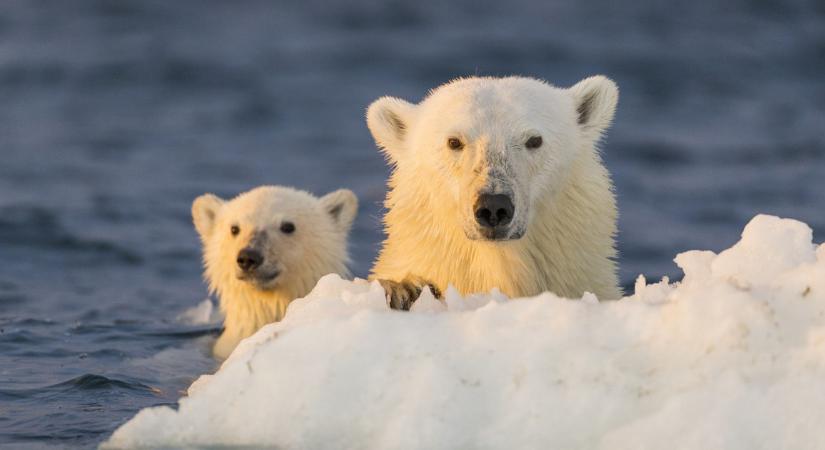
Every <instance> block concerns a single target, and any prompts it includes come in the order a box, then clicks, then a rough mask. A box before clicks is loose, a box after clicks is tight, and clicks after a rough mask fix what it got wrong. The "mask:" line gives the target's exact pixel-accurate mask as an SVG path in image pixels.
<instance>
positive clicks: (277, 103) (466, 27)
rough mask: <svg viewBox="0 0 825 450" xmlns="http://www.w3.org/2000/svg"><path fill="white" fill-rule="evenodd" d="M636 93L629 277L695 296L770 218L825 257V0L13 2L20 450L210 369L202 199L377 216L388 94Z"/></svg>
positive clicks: (376, 232)
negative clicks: (795, 226)
mask: <svg viewBox="0 0 825 450" xmlns="http://www.w3.org/2000/svg"><path fill="white" fill-rule="evenodd" d="M595 73H604V74H607V75H608V76H610V77H612V78H614V79H615V80H616V81H617V83H618V84H619V86H620V88H621V100H620V105H619V109H618V113H617V116H616V121H615V124H614V126H613V128H612V129H611V131H610V132H609V134H608V137H607V140H606V143H605V145H604V156H605V159H606V163H607V165H608V167H609V169H610V170H611V172H612V173H613V175H614V178H615V182H616V192H617V194H618V198H619V204H620V209H621V219H620V229H621V232H620V233H621V234H620V236H619V246H620V251H621V259H620V263H621V276H622V281H623V283H625V284H627V285H629V284H631V283H632V281H633V279H634V278H635V276H636V275H638V274H639V273H644V274H645V275H647V276H648V278H649V279H657V278H658V277H660V276H662V275H670V276H673V277H678V273H679V272H678V270H677V268H676V267H675V265H674V264H673V263H672V262H671V259H672V257H673V256H674V255H675V254H676V253H678V252H680V251H683V250H687V249H694V248H701V249H714V250H719V249H721V248H724V247H726V246H729V245H730V244H732V243H733V242H735V241H736V239H737V237H738V233H739V232H740V231H741V228H742V226H743V225H744V224H745V223H746V222H747V221H748V220H749V219H750V218H751V217H752V216H753V215H755V214H756V213H759V212H765V213H772V214H778V215H782V216H787V217H794V218H798V219H800V220H803V221H806V222H808V223H809V224H810V225H811V226H812V227H813V228H814V230H815V237H816V239H817V241H822V240H823V238H825V194H824V193H825V3H823V2H822V1H820V0H787V1H778V0H751V1H745V0H732V1H725V2H720V1H713V0H696V1H693V2H683V3H674V2H664V1H662V2H657V1H650V0H642V1H634V2H615V1H607V0H594V1H580V2H560V1H539V0H513V1H508V2H499V1H491V0H480V1H478V0H459V1H451V2H440V1H429V0H427V1H385V2H380V1H374V0H353V1H348V2H330V1H328V0H326V1H324V0H302V1H298V0H287V1H279V2H265V1H255V0H241V1H233V2H222V1H217V0H211V1H189V0H176V1H160V0H141V1H136V0H121V1H104V0H95V1H92V0H77V1H72V2H62V1H46V0H5V1H3V2H2V3H0V447H7V448H63V447H68V448H76V447H78V448H86V447H93V446H95V445H96V444H97V443H99V442H100V441H102V440H103V439H105V438H106V437H107V436H108V435H109V434H110V433H111V432H112V431H113V430H114V429H115V428H116V427H117V426H118V425H119V424H121V423H122V422H124V421H125V420H127V419H128V418H129V417H131V416H132V415H133V414H134V413H136V412H137V411H138V410H139V409H140V408H143V407H147V406H151V405H159V404H174V403H175V401H176V400H177V398H179V397H180V396H181V394H182V391H183V390H185V388H186V387H187V386H188V384H189V383H190V382H191V381H192V380H193V379H194V378H196V377H197V376H198V375H199V374H202V373H205V372H208V371H211V370H214V369H215V367H216V366H215V362H214V361H212V359H211V358H210V357H209V346H210V344H211V342H212V341H213V340H214V336H215V335H216V333H217V330H216V329H215V327H214V326H193V325H186V324H183V323H181V322H179V321H177V320H176V317H177V316H178V314H180V313H181V312H182V311H184V310H186V309H187V308H189V307H192V306H194V305H195V304H197V303H198V302H199V301H201V300H202V299H203V298H205V297H206V289H205V286H204V285H203V283H202V281H201V278H200V261H199V259H200V255H199V243H198V240H197V237H196V234H195V232H194V230H193V228H192V226H191V221H190V216H189V207H190V204H191V201H192V200H193V199H194V198H195V197H196V196H197V195H199V194H201V193H204V192H214V193H216V194H218V195H222V196H232V195H234V194H236V193H238V192H240V191H243V190H246V189H249V188H251V187H253V186H256V185H260V184H287V185H296V186H300V187H302V188H305V189H309V190H311V191H313V192H316V193H318V194H321V193H324V192H327V191H329V190H332V189H336V188H339V187H349V188H351V189H353V190H355V191H356V193H357V194H358V195H359V197H360V199H361V205H362V208H361V212H360V215H359V217H358V220H357V222H356V224H355V227H354V230H353V234H352V253H353V257H354V261H355V266H354V269H355V273H356V274H357V275H360V276H365V275H366V274H367V271H368V270H369V267H370V263H371V261H372V259H373V258H374V256H375V254H376V251H377V248H378V244H379V243H380V241H381V238H382V233H381V226H380V217H381V215H382V210H381V201H382V199H383V195H384V192H385V188H384V183H385V180H386V177H387V173H388V171H387V167H386V164H385V162H384V160H383V158H382V157H381V155H380V154H379V153H378V152H377V150H376V149H375V146H374V144H373V142H372V139H371V137H370V135H369V133H368V131H367V129H366V126H365V124H364V111H365V108H366V106H367V105H368V104H369V103H370V102H371V101H372V100H374V99H376V98H377V97H379V96H382V95H387V94H390V95H396V96H401V97H404V98H407V99H409V100H411V101H417V100H419V99H420V98H421V97H422V96H423V95H424V94H425V93H426V91H427V90H428V89H429V88H431V87H434V86H437V85H439V84H441V83H444V82H446V81H448V80H450V79H451V78H454V77H457V76H462V75H473V74H479V75H508V74H523V75H531V76H536V77H541V78H545V79H547V80H550V81H552V82H554V83H557V84H559V85H571V84H573V83H575V82H576V81H577V80H579V79H581V78H583V77H585V76H588V75H591V74H595Z"/></svg>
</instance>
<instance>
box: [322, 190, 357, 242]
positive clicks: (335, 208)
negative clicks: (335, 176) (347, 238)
mask: <svg viewBox="0 0 825 450" xmlns="http://www.w3.org/2000/svg"><path fill="white" fill-rule="evenodd" d="M321 207H323V208H324V211H326V213H327V214H329V216H330V217H331V218H332V222H333V223H335V225H337V226H338V229H340V230H341V231H344V232H348V231H349V229H350V227H352V221H353V220H355V215H356V213H358V197H356V196H355V194H354V193H353V192H352V191H351V190H349V189H338V190H337V191H334V192H330V193H329V194H327V195H325V196H323V197H321Z"/></svg>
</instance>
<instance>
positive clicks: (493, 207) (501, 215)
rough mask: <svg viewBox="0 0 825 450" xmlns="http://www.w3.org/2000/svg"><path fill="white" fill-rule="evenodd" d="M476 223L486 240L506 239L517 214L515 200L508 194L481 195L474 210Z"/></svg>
mask: <svg viewBox="0 0 825 450" xmlns="http://www.w3.org/2000/svg"><path fill="white" fill-rule="evenodd" d="M473 211H474V215H475V218H476V223H478V225H479V227H480V231H481V234H482V235H483V236H484V237H485V238H486V239H495V240H499V239H504V238H505V237H506V236H507V232H508V231H509V228H510V222H512V221H513V216H514V215H515V212H516V207H515V205H513V200H512V199H511V198H510V196H509V195H506V194H481V195H479V196H478V198H477V199H476V202H475V206H474V208H473Z"/></svg>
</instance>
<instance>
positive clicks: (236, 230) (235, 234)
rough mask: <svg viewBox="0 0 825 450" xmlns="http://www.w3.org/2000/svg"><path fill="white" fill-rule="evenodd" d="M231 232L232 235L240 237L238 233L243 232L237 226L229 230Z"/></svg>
mask: <svg viewBox="0 0 825 450" xmlns="http://www.w3.org/2000/svg"><path fill="white" fill-rule="evenodd" d="M229 232H230V233H232V236H237V235H238V233H240V232H241V229H240V227H238V226H237V225H232V226H231V227H230V228H229Z"/></svg>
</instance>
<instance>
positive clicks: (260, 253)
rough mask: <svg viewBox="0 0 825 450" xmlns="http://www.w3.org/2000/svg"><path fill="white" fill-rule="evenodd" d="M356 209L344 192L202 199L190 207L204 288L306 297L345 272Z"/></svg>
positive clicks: (282, 191) (268, 190) (285, 191)
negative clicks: (316, 286) (329, 276)
mask: <svg viewBox="0 0 825 450" xmlns="http://www.w3.org/2000/svg"><path fill="white" fill-rule="evenodd" d="M357 209H358V200H357V199H356V197H355V194H353V193H352V192H351V191H349V190H345V189H342V190H338V191H335V192H332V193H330V194H327V195H325V196H324V197H321V198H316V197H314V196H312V195H311V194H309V193H307V192H304V191H298V190H295V189H291V188H287V187H278V186H263V187H259V188H256V189H253V190H251V191H249V192H246V193H243V194H241V195H239V196H237V197H236V198H234V199H232V200H222V199H220V198H218V197H216V196H214V195H212V194H204V195H201V196H200V197H198V198H197V199H195V201H194V203H193V204H192V219H193V221H194V223H195V229H197V231H198V234H199V235H200V237H201V241H202V242H203V258H204V264H205V267H206V273H205V275H206V278H207V279H208V281H209V285H210V289H211V290H213V291H217V292H218V293H221V292H222V291H225V290H227V289H230V288H232V287H238V286H239V284H241V285H244V286H246V287H250V288H254V289H257V290H261V291H271V290H276V289H287V290H290V291H291V292H306V291H308V290H309V289H311V288H312V286H314V284H315V283H316V282H317V281H318V279H319V278H320V277H321V276H323V275H325V274H327V273H331V272H335V273H339V274H342V275H344V274H345V273H346V263H347V262H348V261H347V260H348V257H347V248H346V246H347V234H348V232H349V229H350V226H351V225H352V221H353V219H354V218H355V214H356V211H357Z"/></svg>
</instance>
